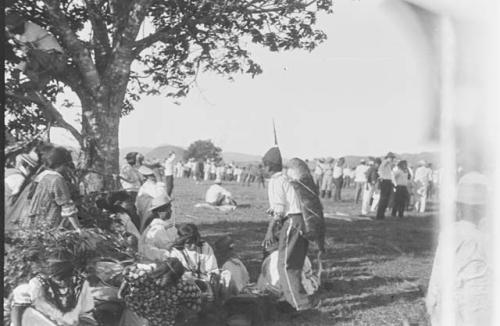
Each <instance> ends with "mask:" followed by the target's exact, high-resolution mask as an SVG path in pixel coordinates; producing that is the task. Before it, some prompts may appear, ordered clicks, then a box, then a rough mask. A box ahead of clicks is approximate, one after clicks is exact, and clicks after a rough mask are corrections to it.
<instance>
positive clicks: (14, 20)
mask: <svg viewBox="0 0 500 326" xmlns="http://www.w3.org/2000/svg"><path fill="white" fill-rule="evenodd" d="M25 21H26V20H25V19H24V18H23V17H22V16H21V15H19V14H18V13H16V12H9V13H8V14H6V15H5V27H6V28H7V29H8V31H9V32H10V33H12V34H16V35H21V34H24V23H25Z"/></svg>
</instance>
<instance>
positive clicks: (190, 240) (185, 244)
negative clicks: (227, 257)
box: [171, 223, 219, 301]
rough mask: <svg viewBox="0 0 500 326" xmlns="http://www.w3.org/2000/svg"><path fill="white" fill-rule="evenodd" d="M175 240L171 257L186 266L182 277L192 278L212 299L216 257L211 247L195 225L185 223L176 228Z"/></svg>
mask: <svg viewBox="0 0 500 326" xmlns="http://www.w3.org/2000/svg"><path fill="white" fill-rule="evenodd" d="M177 235H178V238H177V241H176V243H175V245H174V247H173V249H172V252H171V257H174V258H177V259H179V261H180V262H181V263H182V265H183V266H184V267H185V268H186V272H185V273H184V276H183V277H184V278H185V279H187V280H194V281H195V282H196V284H197V285H198V286H199V288H200V290H201V291H202V292H203V293H204V294H205V296H206V298H207V299H208V300H209V301H213V300H214V291H213V289H212V285H211V284H213V283H214V282H215V283H217V284H218V282H217V281H216V279H217V278H218V274H219V267H218V265H217V259H216V258H215V254H214V251H213V249H212V247H211V246H210V245H209V244H208V243H207V242H206V241H204V240H203V239H202V238H201V235H200V233H199V232H198V228H197V227H196V225H194V224H191V223H187V224H183V225H181V226H180V227H178V229H177Z"/></svg>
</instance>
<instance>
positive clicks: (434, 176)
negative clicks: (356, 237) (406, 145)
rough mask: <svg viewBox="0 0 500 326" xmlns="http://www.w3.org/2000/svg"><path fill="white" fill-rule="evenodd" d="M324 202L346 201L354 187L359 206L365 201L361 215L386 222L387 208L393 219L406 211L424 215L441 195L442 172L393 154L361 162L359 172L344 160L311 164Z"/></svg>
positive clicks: (321, 161) (426, 164)
mask: <svg viewBox="0 0 500 326" xmlns="http://www.w3.org/2000/svg"><path fill="white" fill-rule="evenodd" d="M310 169H311V171H312V173H313V176H314V180H315V183H316V186H317V187H318V189H319V191H320V196H321V198H326V199H330V198H332V194H333V200H334V201H342V190H343V189H345V188H349V187H352V186H354V187H355V189H354V198H353V199H352V200H353V201H354V202H355V203H356V204H358V203H359V202H360V201H361V215H362V216H367V215H368V214H369V212H376V216H377V218H383V217H384V214H385V210H386V209H387V207H389V208H391V209H392V212H391V215H392V216H396V215H397V216H400V217H403V215H404V212H405V211H406V210H410V209H414V210H415V211H417V212H420V213H424V212H425V211H426V209H427V201H428V200H429V199H431V198H432V197H433V196H434V195H435V194H436V192H437V187H438V185H439V171H438V170H435V169H434V170H433V168H432V164H431V163H428V162H426V161H424V160H421V161H419V162H418V165H417V166H416V167H411V166H409V165H408V162H407V161H406V160H402V159H400V160H397V159H396V156H395V155H394V154H393V153H388V154H387V156H386V157H384V158H374V157H369V158H367V159H361V160H360V162H359V164H358V165H357V166H356V167H355V168H350V167H346V166H345V159H344V158H343V157H341V158H339V159H337V160H335V159H333V158H326V159H315V160H313V162H311V164H310Z"/></svg>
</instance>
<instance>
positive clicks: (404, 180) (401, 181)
mask: <svg viewBox="0 0 500 326" xmlns="http://www.w3.org/2000/svg"><path fill="white" fill-rule="evenodd" d="M408 181H409V180H408V172H404V171H403V170H401V169H399V168H395V169H394V170H393V172H392V183H394V185H396V186H408Z"/></svg>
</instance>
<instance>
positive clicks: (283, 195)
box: [268, 172, 302, 216]
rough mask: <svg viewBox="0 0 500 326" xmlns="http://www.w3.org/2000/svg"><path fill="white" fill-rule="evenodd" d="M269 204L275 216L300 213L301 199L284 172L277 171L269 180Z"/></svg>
mask: <svg viewBox="0 0 500 326" xmlns="http://www.w3.org/2000/svg"><path fill="white" fill-rule="evenodd" d="M268 197H269V206H270V208H271V210H272V211H273V212H274V215H275V216H287V215H290V214H300V213H301V212H302V210H301V208H300V200H299V197H298V195H297V193H296V192H295V189H294V188H293V186H292V185H291V184H290V181H289V180H288V178H287V177H286V175H285V174H283V173H282V172H278V173H275V174H273V175H272V176H271V179H270V180H269V187H268Z"/></svg>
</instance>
